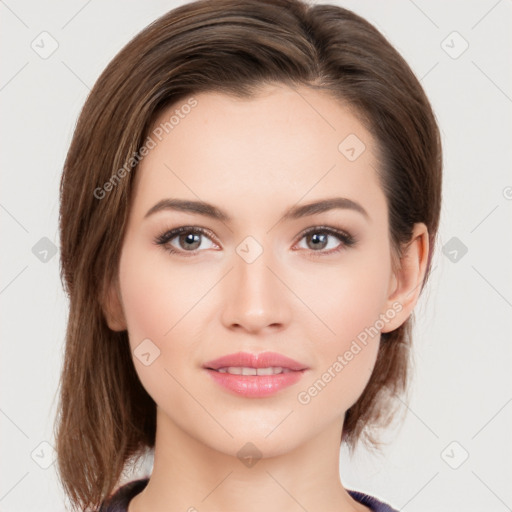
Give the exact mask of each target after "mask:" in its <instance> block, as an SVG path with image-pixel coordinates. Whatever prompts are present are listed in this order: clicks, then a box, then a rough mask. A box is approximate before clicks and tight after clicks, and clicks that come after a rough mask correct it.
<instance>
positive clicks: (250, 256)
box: [223, 236, 287, 331]
mask: <svg viewBox="0 0 512 512" xmlns="http://www.w3.org/2000/svg"><path fill="white" fill-rule="evenodd" d="M267 242H268V241H267ZM276 261H277V258H275V257H274V255H273V254H272V249H271V247H270V245H269V244H268V243H267V244H265V246H264V245H263V240H262V241H259V240H257V239H256V238H255V237H253V236H247V237H246V238H245V239H244V240H242V242H240V243H239V244H238V246H236V248H235V253H234V254H233V266H234V268H233V272H231V278H230V280H229V281H228V289H227V290H226V295H225V302H224V310H223V318H224V322H225V323H226V325H228V326H233V325H238V326H241V327H245V328H246V329H247V330H251V331H254V330H259V329H263V328H265V327H267V326H270V325H276V324H282V323H284V322H285V321H286V320H287V316H286V309H287V308H286V300H285V297H283V295H282V289H281V288H280V283H279V279H277V278H276V276H275V275H274V273H278V272H279V270H277V269H276V268H275V267H276ZM269 267H270V268H269ZM270 269H272V270H270Z"/></svg>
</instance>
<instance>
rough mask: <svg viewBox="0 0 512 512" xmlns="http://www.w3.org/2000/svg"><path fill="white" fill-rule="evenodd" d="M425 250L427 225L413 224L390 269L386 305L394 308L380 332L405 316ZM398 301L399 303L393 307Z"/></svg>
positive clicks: (418, 283) (422, 267) (418, 289)
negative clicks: (395, 263) (408, 240)
mask: <svg viewBox="0 0 512 512" xmlns="http://www.w3.org/2000/svg"><path fill="white" fill-rule="evenodd" d="M428 254H429V237H428V229H427V227H426V225H425V224H423V223H417V224H415V225H414V228H413V233H412V236H411V241H410V242H408V243H407V244H406V245H405V246H404V247H403V250H402V255H401V257H400V262H399V264H398V269H397V270H396V271H395V272H394V273H393V276H392V280H391V283H390V294H389V297H388V301H387V308H388V309H394V310H395V311H397V310H398V313H397V314H396V315H395V316H394V318H393V319H392V320H391V321H390V322H388V323H387V324H386V326H385V327H384V329H382V332H390V331H393V330H395V329H397V328H398V327H400V325H402V324H403V323H404V322H405V321H406V320H407V318H409V316H410V314H411V313H412V310H413V309H414V306H415V305H416V302H417V301H418V297H419V295H420V292H421V288H422V284H423V280H424V278H425V273H426V270H427V262H428ZM397 305H399V307H397Z"/></svg>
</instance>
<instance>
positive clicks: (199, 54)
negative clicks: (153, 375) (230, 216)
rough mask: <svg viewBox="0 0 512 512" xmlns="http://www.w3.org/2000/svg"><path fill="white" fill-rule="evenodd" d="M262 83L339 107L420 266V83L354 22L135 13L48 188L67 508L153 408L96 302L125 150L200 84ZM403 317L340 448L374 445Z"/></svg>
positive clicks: (431, 152)
mask: <svg viewBox="0 0 512 512" xmlns="http://www.w3.org/2000/svg"><path fill="white" fill-rule="evenodd" d="M270 83H281V84H287V85H290V86H292V87H295V86H298V85H306V86H308V87H312V88H315V89H317V90H322V91H325V92H326V93H329V94H331V95H332V96H333V98H337V99H339V100H341V101H343V102H344V103H345V104H348V105H350V106H351V107H353V108H354V109H355V112H357V113H358V115H359V118H360V120H361V121H362V122H363V123H364V124H365V126H366V127H367V129H368V130H369V131H370V133H372V135H373V136H374V138H375V140H376V143H377V145H378V148H379V155H380V158H379V160H380V162H379V169H378V172H379V177H380V179H381V183H382V187H383V190H384V192H385V194H386V197H387V202H388V210H389V224H390V239H391V241H392V244H393V247H394V248H396V249H398V250H399V249H400V247H401V246H402V244H404V243H406V242H407V241H409V240H410V238H411V233H412V228H413V224H414V223H416V222H424V223H425V224H426V226H427V228H428V231H429V237H430V254H429V259H428V269H429V268H430V261H431V256H432V250H433V247H434V240H435V237H436V233H437V228H438V222H439V213H440V201H441V168H442V161H441V143H440V137H439V131H438V127H437V124H436V121H435V116H434V114H433V112H432V109H431V106H430V104H429V102H428V100H427V98H426V96H425V93H424V91H423V89H422V87H421V85H420V83H419V82H418V80H417V79H416V77H415V76H414V74H413V73H412V71H411V70H410V68H409V67H408V65H407V64H406V62H405V61H404V60H403V59H402V57H401V56H400V55H399V54H398V53H397V51H396V50H395V49H394V48H393V47H392V46H391V45H390V44H389V43H388V41H387V40H386V39H385V38H384V37H383V36H382V35H381V34H380V33H379V32H378V31H377V30H376V29H375V28H374V27H373V26H372V25H371V24H370V23H368V22H367V21H365V20H364V19H362V18H361V17H359V16H357V15H356V14H354V13H353V12H351V11H349V10H346V9H343V8H341V7H338V6H334V5H325V4H322V5H308V4H307V3H304V2H302V1H301V0H200V1H197V2H193V3H189V4H186V5H182V6H180V7H178V8H176V9H174V10H172V11H170V12H168V13H167V14H165V15H164V16H162V17H161V18H159V19H158V20H156V21H155V22H153V23H152V24H150V25H149V26H148V27H147V28H145V29H144V30H143V31H142V32H141V33H140V34H138V35H137V36H136V37H135V38H134V39H132V41H130V42H129V43H128V44H127V45H126V46H125V47H124V48H123V49H122V50H121V51H120V52H119V53H118V54H117V55H116V56H115V58H114V59H113V60H112V61H111V63H110V64H109V65H108V66H107V68H106V69H105V70H104V72H103V73H102V74H101V76H100V77H99V79H98V80H97V82H96V84H95V85H94V88H93V89H92V91H91V93H90V95H89V97H88V98H87V101H86V102H85V105H84V107H83V109H82V112H81V114H80V117H79V119H78V123H77V126H76V129H75V132H74V136H73V140H72V142H71V146H70V148H69V151H68V154H67V158H66V161H65V164H64V171H63V175H62V181H61V187H60V194H61V196H60V199H61V206H60V240H61V279H62V281H63V285H64V288H65V290H66V292H67V294H68V296H69V300H70V310H69V321H68V325H67V332H66V346H65V355H64V364H63V371H62V375H61V382H60V386H61V389H60V402H59V409H58V419H57V421H56V448H57V457H58V459H57V461H58V470H59V473H60V478H61V482H62V484H63V486H64V490H65V492H66V494H67V495H68V496H69V497H70V499H71V502H72V504H74V505H76V506H80V507H88V506H90V505H92V506H97V505H98V504H99V503H100V502H101V501H102V500H103V499H105V498H106V497H107V496H108V495H109V494H111V493H112V491H113V489H114V488H115V486H116V485H117V484H118V483H119V479H120V477H121V475H122V472H123V470H124V469H125V467H126V465H127V463H128V462H130V461H131V460H132V459H136V458H137V456H138V454H141V453H142V452H143V451H144V450H145V449H151V448H153V447H154V442H155V428H156V406H155V403H154V401H153V400H152V399H151V397H150V396H149V395H148V394H147V392H146V391H145V389H144V388H143V387H142V385H141V383H140V381H139V379H138V376H137V374H136V372H135V368H134V365H133V362H132V359H131V354H130V347H129V343H128V334H127V332H126V331H123V332H114V331H112V330H111V329H109V327H108V325H107V323H106V320H105V316H104V311H103V308H102V298H103V297H104V293H105V290H106V289H107V286H108V285H109V284H110V283H111V281H112V279H114V278H115V276H116V275H117V268H118V260H119V255H120V249H121V245H122V240H123V234H124V228H125V225H126V222H127V218H128V213H129V207H130V196H131V191H132V188H133V178H134V174H135V172H136V168H137V165H136V164H137V163H138V157H136V158H135V159H134V155H138V154H139V153H138V152H139V150H140V148H141V146H142V145H143V143H144V141H145V139H146V138H147V136H148V133H149V130H150V129H151V127H152V125H153V123H154V121H155V119H156V117H157V116H158V114H159V113H160V112H161V111H162V110H163V109H164V108H167V107H169V106H170V105H171V104H175V103H177V102H178V101H180V100H183V99H185V98H187V97H190V95H191V94H194V93H199V92H203V91H219V92H225V93H229V94H232V95H236V96H238V97H251V95H253V94H254V93H255V92H257V89H258V86H261V85H262V84H270ZM127 162H131V163H130V165H129V166H127ZM122 169H124V171H122ZM427 276H428V270H427V274H426V276H425V280H426V278H427ZM425 280H424V282H423V284H424V283H425ZM410 329H411V318H409V320H407V322H405V323H404V324H403V325H402V326H401V327H399V328H398V329H396V330H394V331H393V332H390V333H385V334H383V335H382V339H381V344H380V348H379V353H378V356H377V362H376V366H375V369H374V372H373V374H372V376H371V378H370V381H369V383H368V385H367V387H366V388H365V390H364V392H363V393H362V395H361V397H360V398H359V399H358V401H357V402H356V403H355V404H354V405H353V406H352V407H351V408H350V409H349V410H348V411H347V413H346V416H345V423H344V428H343V434H342V441H344V442H346V443H347V445H348V446H349V447H350V448H351V449H353V447H354V446H355V444H356V441H357V440H358V439H363V438H365V440H366V441H367V442H369V443H374V444H375V445H376V444H377V443H378V441H377V439H375V438H374V437H373V436H372V434H371V429H372V428H373V427H376V426H379V425H384V424H386V423H387V422H388V421H389V419H390V418H391V410H392V409H391V407H390V405H391V402H390V399H391V398H392V397H393V396H395V395H398V394H399V393H401V392H404V391H405V390H406V389H407V380H408V368H409V365H410V361H409V357H410V356H409V350H410V343H411V337H410ZM57 423H58V424H57Z"/></svg>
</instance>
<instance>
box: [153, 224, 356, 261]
mask: <svg viewBox="0 0 512 512" xmlns="http://www.w3.org/2000/svg"><path fill="white" fill-rule="evenodd" d="M183 233H187V234H188V233H193V234H198V235H204V236H206V237H207V238H209V239H211V238H212V236H211V235H210V232H209V231H208V230H206V229H204V228H201V227H199V226H181V227H179V228H174V229H170V230H167V231H165V232H164V233H162V234H161V235H159V236H157V237H156V238H155V240H154V243H155V244H156V245H159V246H161V247H162V248H163V249H164V250H165V251H167V252H169V253H171V254H178V255H180V256H184V257H191V256H195V255H197V253H198V252H201V251H198V250H197V249H195V250H194V251H182V250H177V249H175V248H174V247H172V246H170V245H168V244H169V242H170V241H171V240H173V239H174V238H176V236H178V235H181V234H183ZM311 233H323V234H327V235H331V236H334V237H335V238H337V239H338V240H339V241H340V242H342V243H341V244H340V245H339V246H338V247H336V248H335V249H331V250H330V251H323V250H320V251H313V250H311V251H309V252H310V253H311V255H312V256H313V257H321V256H326V255H331V254H335V253H338V252H340V251H342V250H343V249H345V248H348V247H352V246H353V245H355V243H356V239H355V238H354V237H353V236H352V235H350V234H349V233H347V232H346V231H341V230H338V229H334V228H331V227H328V226H313V227H311V228H308V229H306V230H305V231H303V232H302V233H301V235H300V238H299V239H298V241H299V242H300V241H301V240H302V239H303V238H304V237H306V236H308V235H309V234H311ZM212 241H213V240H212ZM187 253H188V254H187Z"/></svg>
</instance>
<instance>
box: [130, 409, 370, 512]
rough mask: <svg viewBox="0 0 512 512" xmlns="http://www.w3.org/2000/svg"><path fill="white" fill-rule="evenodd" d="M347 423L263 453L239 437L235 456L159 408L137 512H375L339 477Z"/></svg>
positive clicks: (134, 504)
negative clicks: (286, 447)
mask: <svg viewBox="0 0 512 512" xmlns="http://www.w3.org/2000/svg"><path fill="white" fill-rule="evenodd" d="M342 426H343V419H341V420H340V421H339V422H337V423H335V424H332V425H331V426H330V427H329V429H327V430H326V431H324V432H322V433H321V434H320V435H317V436H315V437H313V438H312V439H309V440H308V441H307V442H305V443H303V444H301V445H300V446H298V447H294V448H292V449H290V450H286V451H285V452H284V453H282V454H280V455H276V456H272V457H265V456H264V454H263V457H262V458H259V457H260V455H259V454H258V452H257V451H256V450H257V449H256V448H255V447H254V446H255V445H253V444H247V443H246V442H240V443H238V444H237V443H236V442H235V443H233V444H236V445H237V448H236V449H234V453H233V454H228V453H224V452H221V451H218V450H216V449H214V448H212V447H211V446H207V445H205V444H204V443H203V442H201V441H199V440H197V439H195V438H192V437H190V436H189V435H188V434H187V433H186V432H185V431H183V430H182V429H181V428H179V426H178V425H176V424H175V423H174V422H172V421H171V420H170V418H169V417H168V416H167V415H165V413H163V412H162V411H161V410H160V409H159V408H158V412H157V432H156V441H155V455H154V465H153V471H152V474H151V477H150V480H149V482H148V484H147V486H146V488H145V489H144V490H143V491H142V492H141V493H140V494H138V495H137V496H135V497H134V498H133V499H132V500H131V502H130V506H129V512H143V511H148V510H151V511H156V512H160V511H161V512H171V511H177V510H179V511H190V512H197V511H200V512H209V511H218V510H223V511H228V512H231V511H239V510H244V511H245V512H257V511H261V510H265V511H266V512H282V511H283V510H286V511H289V512H295V511H296V512H304V510H307V511H308V512H315V511H325V510H337V511H344V512H352V511H366V512H367V511H368V509H367V508H366V507H364V506H362V505H360V504H358V503H357V502H355V501H354V500H353V499H352V498H351V497H350V495H349V494H348V492H347V491H346V490H345V489H344V487H343V485H342V484H341V481H340V478H339V448H340V441H339V440H340V437H341V429H342ZM244 446H245V449H243V450H242V455H237V453H238V452H239V450H240V449H241V448H242V447H244ZM260 453H261V452H260Z"/></svg>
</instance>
